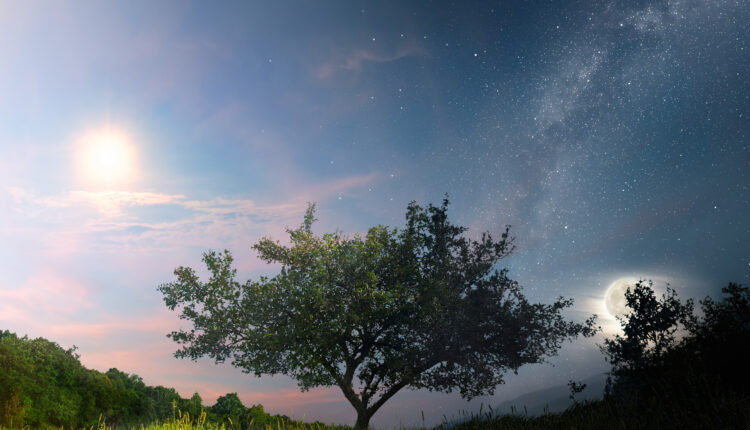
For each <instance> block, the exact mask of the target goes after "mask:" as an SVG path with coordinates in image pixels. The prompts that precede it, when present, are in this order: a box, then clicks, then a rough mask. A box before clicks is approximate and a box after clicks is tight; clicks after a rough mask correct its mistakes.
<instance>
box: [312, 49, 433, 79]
mask: <svg viewBox="0 0 750 430" xmlns="http://www.w3.org/2000/svg"><path fill="white" fill-rule="evenodd" d="M423 55H426V51H425V49H424V48H422V47H421V46H420V45H417V44H409V45H404V46H402V47H400V48H399V49H398V50H396V52H393V53H390V54H381V53H377V52H375V51H373V50H369V49H356V50H354V51H351V52H350V53H348V54H347V55H346V56H344V57H343V58H339V59H336V60H333V61H330V62H327V63H324V64H321V65H320V66H318V67H317V68H316V69H315V70H314V73H313V74H314V75H315V77H316V78H318V79H321V80H325V79H329V78H331V77H333V76H334V75H336V74H337V73H339V72H342V71H348V72H361V71H362V69H364V67H365V66H366V65H367V64H368V63H389V62H391V61H396V60H400V59H402V58H406V57H413V56H423Z"/></svg>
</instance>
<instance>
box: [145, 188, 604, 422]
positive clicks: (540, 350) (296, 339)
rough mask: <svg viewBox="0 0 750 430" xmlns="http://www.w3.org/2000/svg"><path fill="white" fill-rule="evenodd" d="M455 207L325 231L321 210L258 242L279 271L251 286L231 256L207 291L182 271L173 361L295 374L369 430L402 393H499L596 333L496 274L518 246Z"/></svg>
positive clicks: (214, 268) (171, 287)
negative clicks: (332, 394)
mask: <svg viewBox="0 0 750 430" xmlns="http://www.w3.org/2000/svg"><path fill="white" fill-rule="evenodd" d="M447 209H448V200H447V198H446V199H445V200H444V201H443V203H442V205H441V206H433V205H432V204H430V205H429V206H427V207H426V208H423V207H421V206H419V205H417V204H416V203H414V202H412V203H411V204H409V206H408V208H407V211H406V226H405V227H404V228H403V229H397V228H393V229H391V228H388V227H385V226H381V225H378V226H375V227H372V228H371V229H369V231H368V232H367V234H366V235H365V237H362V236H360V235H358V234H356V235H354V236H353V237H348V236H345V235H343V234H342V233H341V232H338V231H337V232H334V233H326V234H323V235H322V236H318V235H316V234H314V233H313V230H312V227H313V223H314V222H315V221H316V219H315V206H314V205H312V204H311V205H310V206H309V207H308V209H307V212H306V214H305V217H304V220H303V222H302V224H301V225H300V226H299V227H298V228H296V229H290V228H288V229H287V232H288V234H289V245H284V244H281V243H280V242H278V241H275V240H273V239H271V238H268V237H264V238H262V239H261V240H260V241H259V242H258V243H256V244H255V245H254V246H253V249H254V250H256V251H257V252H258V254H259V256H260V258H261V259H262V260H264V261H266V262H268V263H279V264H281V270H280V273H279V274H278V275H276V276H273V277H260V278H259V279H258V280H248V281H247V282H244V283H240V282H239V281H237V280H236V269H234V268H233V267H232V263H233V258H232V255H231V253H230V252H229V251H227V250H225V251H224V252H222V253H217V252H214V251H209V252H206V253H204V255H203V261H204V262H205V264H206V266H207V268H208V270H209V272H210V274H211V276H210V278H209V279H208V281H207V282H202V281H201V280H200V279H199V277H198V276H197V275H196V273H195V271H194V270H193V269H191V268H189V267H179V268H177V269H176V270H175V272H174V273H175V275H176V277H177V280H176V281H175V282H171V283H167V284H163V285H161V286H159V290H160V291H161V292H162V293H163V295H164V301H165V303H166V305H167V306H168V307H169V308H170V309H172V310H175V309H177V308H179V310H180V318H182V319H185V320H188V321H190V322H192V328H191V329H189V330H180V331H175V332H172V333H171V334H170V335H169V336H170V337H171V338H172V339H173V340H175V341H176V342H177V343H178V344H180V345H181V348H180V349H179V350H178V351H177V352H176V353H175V355H176V356H177V357H181V358H191V359H197V358H199V357H203V356H208V357H211V358H213V359H215V360H216V361H217V362H223V361H225V360H227V359H229V360H231V362H232V363H233V364H234V365H235V366H237V367H239V368H241V369H242V370H243V371H245V372H247V373H253V374H255V375H256V376H260V375H264V374H271V375H272V374H286V375H289V376H291V377H293V378H295V379H296V380H297V381H298V383H299V386H300V387H301V389H302V390H307V389H309V388H312V387H317V386H334V385H335V386H338V387H339V388H340V389H341V390H342V392H343V394H344V396H345V397H346V399H347V400H348V401H349V402H350V403H351V404H352V406H353V407H354V409H355V410H356V411H357V422H356V426H357V427H360V428H364V427H367V426H368V423H369V420H370V418H371V417H372V415H373V414H374V413H375V412H376V411H377V410H378V409H379V408H380V407H381V406H382V405H383V404H384V403H385V402H386V401H387V400H388V399H390V398H391V397H392V396H393V395H394V394H396V393H397V392H398V391H399V390H401V389H402V388H404V387H409V388H412V389H420V388H426V389H429V390H440V391H446V392H450V391H452V390H458V391H460V393H461V395H462V396H463V397H465V398H472V397H474V396H478V395H485V394H491V393H493V392H494V389H495V387H496V386H498V385H499V384H502V383H503V376H504V375H505V374H506V373H507V372H509V371H516V370H517V369H518V368H519V367H520V366H522V365H524V364H529V363H540V362H542V361H544V360H545V358H546V357H549V356H551V355H554V354H556V352H557V351H558V349H559V348H560V346H561V343H562V342H563V341H564V340H569V339H572V338H574V337H576V336H578V335H580V334H584V335H591V334H593V331H594V328H593V319H594V317H592V318H591V319H589V320H587V321H586V322H585V323H576V322H571V321H568V320H566V319H565V318H564V317H563V315H562V312H563V310H564V309H565V308H568V307H570V306H571V305H572V303H573V301H572V300H571V299H565V298H563V297H560V298H558V299H557V300H556V301H555V302H553V303H552V304H541V303H531V302H529V301H528V300H527V299H526V298H525V297H524V295H523V294H522V292H521V287H520V286H519V284H518V283H517V282H516V281H514V280H512V279H510V278H509V277H508V271H507V269H498V268H497V267H496V266H497V263H498V261H499V260H501V259H502V258H504V257H506V256H508V255H509V254H510V253H511V252H512V251H513V248H514V246H513V239H512V238H511V237H510V236H509V227H508V226H506V227H505V228H504V230H503V231H502V233H501V234H500V237H499V240H495V239H494V238H493V237H492V235H491V234H490V233H484V234H482V235H481V237H480V238H479V239H470V238H468V237H466V236H465V235H464V233H465V232H466V231H467V228H466V227H462V226H457V225H454V224H452V223H451V222H449V220H448V217H447ZM355 379H356V382H355Z"/></svg>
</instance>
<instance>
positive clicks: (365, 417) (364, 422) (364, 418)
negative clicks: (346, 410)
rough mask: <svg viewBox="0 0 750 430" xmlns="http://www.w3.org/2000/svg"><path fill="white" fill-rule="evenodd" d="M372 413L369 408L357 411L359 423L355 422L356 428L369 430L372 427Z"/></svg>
mask: <svg viewBox="0 0 750 430" xmlns="http://www.w3.org/2000/svg"><path fill="white" fill-rule="evenodd" d="M370 417H372V415H370V414H369V413H368V412H367V410H364V411H357V423H356V424H354V428H355V429H357V430H367V429H368V428H370Z"/></svg>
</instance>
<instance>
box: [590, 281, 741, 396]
mask: <svg viewBox="0 0 750 430" xmlns="http://www.w3.org/2000/svg"><path fill="white" fill-rule="evenodd" d="M722 292H723V293H724V294H725V295H726V297H724V298H723V299H722V300H720V301H715V300H714V299H712V298H710V297H706V298H705V299H703V300H701V302H700V303H701V312H700V315H696V314H695V313H694V305H693V301H692V300H691V299H688V300H686V301H685V302H684V303H683V302H682V301H681V300H680V299H679V297H677V293H676V292H675V291H674V290H673V289H671V288H667V292H666V293H665V294H663V295H662V296H661V298H657V296H656V294H655V292H654V290H653V284H652V282H651V281H648V282H646V281H639V282H638V283H636V285H635V288H634V289H632V290H631V289H628V290H627V291H626V293H625V298H626V301H627V306H628V308H629V311H628V312H627V313H626V315H625V316H624V317H623V318H622V319H621V320H620V323H621V324H622V328H623V334H622V335H616V336H614V338H611V339H605V341H604V345H603V346H602V351H603V352H604V354H605V355H606V357H607V359H608V360H609V362H610V363H612V366H613V367H612V372H611V376H612V377H614V380H610V382H609V384H608V387H607V388H608V391H610V393H611V394H615V395H617V396H618V397H628V396H630V397H635V395H637V396H640V397H642V398H649V397H650V396H653V395H654V393H659V394H661V393H662V392H668V395H670V396H673V397H674V396H677V395H682V396H687V395H690V394H693V393H697V394H695V397H700V398H701V399H702V402H703V403H704V404H705V399H706V398H707V395H706V393H707V392H709V391H718V392H720V394H716V395H714V398H716V399H723V397H724V396H725V395H726V394H728V393H736V394H737V395H738V396H740V397H742V398H744V397H746V395H747V392H748V388H747V387H750V377H748V376H746V375H747V372H746V370H745V368H746V367H747V363H748V361H750V352H748V351H750V288H748V287H746V286H742V285H739V284H735V283H730V284H729V285H728V286H727V287H725V288H722Z"/></svg>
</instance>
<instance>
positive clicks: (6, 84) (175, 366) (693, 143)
mask: <svg viewBox="0 0 750 430" xmlns="http://www.w3.org/2000/svg"><path fill="white" fill-rule="evenodd" d="M748 22H750V4H749V3H747V2H745V1H724V0H708V1H703V0H683V1H657V2H645V1H623V2H604V1H601V2H599V1H578V2H573V1H571V2H550V1H548V2H542V1H529V2H497V3H495V2H463V1H457V2H418V1H413V2H411V1H392V2H361V1H335V2H334V1H326V2H322V1H321V2H313V1H299V2H263V3H262V2H244V1H243V2H237V3H231V2H222V3H213V4H210V5H209V4H207V3H204V2H192V3H190V2H155V1H148V2H147V1H136V2H120V3H115V2H102V1H90V2H86V1H75V2H73V1H71V2H55V3H50V2H42V1H38V2H34V1H29V2H26V1H24V2H10V1H2V0H0V329H9V330H11V331H15V332H17V333H19V334H21V335H24V334H28V335H29V336H32V337H36V336H44V337H46V338H48V339H51V340H54V341H57V342H59V343H60V344H61V345H63V346H66V347H68V346H71V345H73V344H75V345H78V346H79V347H80V351H79V352H80V354H81V361H82V362H83V363H84V364H85V365H87V366H89V367H93V368H96V369H99V370H107V369H108V368H110V367H118V368H119V369H121V370H123V371H126V372H132V373H137V374H138V375H140V376H142V377H143V378H144V380H145V382H146V383H148V384H151V385H157V384H160V385H166V386H172V387H175V388H177V389H178V390H179V391H180V393H181V394H182V395H183V397H189V396H190V395H191V394H192V393H193V392H194V391H198V392H199V393H200V394H201V396H202V397H203V399H204V402H205V403H208V404H211V403H213V401H214V400H215V398H216V397H217V396H219V395H222V394H224V393H227V392H235V391H236V392H238V393H239V395H240V398H242V399H243V400H244V401H245V403H246V404H248V405H249V404H252V403H262V404H263V405H264V406H265V407H266V410H267V411H269V412H271V413H282V414H287V415H294V416H295V417H297V418H301V417H302V415H303V414H305V419H307V420H316V419H317V420H322V421H326V422H330V421H337V422H342V423H351V422H353V419H354V411H353V409H352V408H351V406H350V405H349V404H348V403H347V402H346V400H345V399H344V398H343V395H342V394H341V393H340V392H339V391H338V389H333V388H332V389H321V390H313V391H311V392H309V393H303V394H300V393H299V392H298V389H297V387H296V384H295V383H294V382H293V381H291V380H289V379H288V378H285V377H274V378H267V377H264V378H261V379H256V378H253V377H251V376H247V375H243V374H241V373H240V372H239V371H237V370H234V369H232V368H231V366H229V365H221V366H216V365H214V364H213V363H212V362H211V361H209V360H205V361H199V362H198V363H193V362H190V361H178V360H177V359H175V358H173V357H172V355H171V354H172V353H173V352H174V351H175V350H176V348H177V346H176V345H175V344H173V343H172V342H171V341H170V340H169V339H167V338H166V337H165V334H166V333H168V332H170V331H172V330H175V329H177V328H179V327H181V326H182V327H185V324H186V323H184V322H180V321H179V320H178V319H177V318H176V316H175V315H174V314H173V313H170V312H169V311H168V310H167V309H166V308H165V306H164V304H163V302H162V300H161V296H160V294H159V293H158V292H157V290H156V287H157V286H158V285H159V284H161V283H164V282H170V281H172V280H174V277H173V275H172V271H173V270H174V268H175V267H177V266H179V265H189V266H192V267H194V268H199V267H200V258H201V252H203V251H206V250H208V249H224V248H229V249H231V250H232V251H233V253H234V255H235V257H236V259H237V263H238V265H239V269H240V276H239V277H240V280H244V279H247V278H255V277H258V276H259V275H261V274H273V273H275V272H276V271H277V270H278V267H274V266H266V265H265V264H264V263H262V262H260V261H259V260H257V258H256V256H255V254H254V253H253V252H252V251H251V250H250V246H251V245H252V244H253V243H255V242H256V241H257V240H258V239H259V238H260V237H261V236H263V235H272V236H273V237H276V238H279V239H283V238H284V227H285V226H296V225H298V224H299V223H300V222H301V220H302V216H303V213H304V209H305V206H306V202H308V201H314V202H317V204H318V208H319V214H318V218H319V219H320V221H319V223H318V224H317V226H316V228H315V230H316V231H317V232H319V233H322V232H325V231H332V230H334V229H336V228H339V229H341V230H342V231H344V232H345V233H348V234H354V233H356V232H365V231H366V230H367V229H368V228H369V227H370V226H372V225H375V224H386V225H390V226H393V227H400V226H402V225H403V221H404V212H405V208H406V205H407V204H408V202H409V201H411V200H416V201H418V202H420V203H422V204H427V203H430V202H432V203H436V204H437V203H439V202H440V201H441V199H442V198H443V196H444V194H445V193H448V195H449V196H450V200H451V206H450V211H449V216H450V217H451V218H452V219H453V220H454V221H455V222H456V223H459V224H462V225H466V226H468V227H470V231H469V233H468V234H469V235H479V234H480V233H481V232H482V231H487V230H488V231H490V232H495V233H499V232H501V231H502V229H503V228H504V226H505V225H506V224H510V225H511V226H512V227H511V233H512V234H513V235H514V236H515V237H516V244H517V250H516V252H515V254H514V255H512V256H511V257H508V258H507V259H505V260H503V266H502V267H508V268H509V269H510V276H511V277H513V278H514V279H517V280H518V281H519V282H520V283H521V284H522V285H523V286H524V292H525V293H526V295H527V296H528V297H529V298H530V299H531V300H534V301H541V302H546V303H550V302H552V301H553V300H554V299H555V298H556V297H557V296H559V295H564V296H566V297H572V298H574V299H575V300H576V304H575V306H574V309H573V310H572V311H571V312H570V313H569V316H570V317H571V318H573V319H578V320H583V319H584V318H585V317H586V316H588V315H590V314H591V313H597V314H599V316H600V323H601V325H602V326H603V328H604V333H603V334H602V335H600V336H598V337H597V338H595V339H593V340H580V341H577V342H575V343H573V344H569V345H567V346H566V347H565V348H564V349H563V350H562V351H561V353H560V355H559V356H558V357H556V358H554V359H552V360H551V362H552V364H554V367H553V366H551V365H544V366H540V365H536V366H528V367H525V368H522V369H521V371H520V372H519V374H518V375H517V376H516V375H511V376H509V378H508V383H507V384H506V385H504V386H500V387H498V389H497V391H496V395H495V396H494V397H484V398H479V399H476V400H475V401H473V402H472V403H470V404H467V403H465V402H464V401H463V400H461V399H460V398H459V396H458V395H457V394H455V393H454V394H440V393H428V392H421V391H420V392H409V391H405V392H403V393H401V394H399V395H397V396H396V397H395V398H394V399H393V400H391V401H390V402H389V403H387V404H386V406H385V407H384V408H383V409H381V410H380V411H379V412H378V413H377V414H376V415H375V417H374V419H373V422H372V423H373V424H374V425H376V426H394V425H398V424H399V423H403V424H412V423H417V422H419V423H421V415H420V411H422V410H424V412H425V417H426V418H427V421H428V424H430V423H434V422H438V421H440V419H441V418H442V415H443V414H445V415H447V416H451V415H452V414H457V413H458V411H459V410H460V409H465V410H475V409H478V407H479V404H480V403H484V404H485V405H486V404H495V403H498V402H500V401H503V400H506V399H511V398H515V397H517V396H518V395H520V394H523V393H526V392H529V391H533V390H537V389H541V388H545V387H549V386H552V385H559V384H564V383H566V382H567V381H568V380H569V379H584V378H586V377H589V376H591V375H593V374H596V373H602V372H606V371H607V370H608V367H607V363H605V361H604V358H603V356H602V354H601V353H600V351H599V349H598V347H597V345H596V344H597V343H601V341H602V339H603V336H607V335H611V334H613V333H615V332H616V330H617V324H616V322H615V320H614V319H613V318H612V317H611V316H610V315H609V314H608V313H607V311H606V309H605V308H604V305H603V297H604V293H605V291H606V289H607V287H608V286H609V285H610V284H611V283H613V282H614V281H616V280H617V279H621V278H629V279H638V278H646V279H652V280H653V281H654V284H655V287H657V290H658V289H661V290H663V289H664V288H665V287H666V285H667V283H668V284H669V285H671V287H672V288H674V289H675V290H676V291H677V293H678V294H679V295H680V296H681V297H683V298H688V297H693V298H701V297H704V296H706V295H712V296H714V297H718V293H719V290H720V288H721V287H723V286H726V284H727V283H728V282H729V281H734V282H740V283H748V282H750V247H749V246H748V242H750V222H748V221H750V169H748V168H749V167H750V143H749V142H748V135H749V134H750V46H749V45H748V39H749V36H750V26H749V25H748ZM113 136H114V137H113ZM104 140H107V141H112V140H115V141H117V142H119V143H117V145H119V146H117V145H115V147H116V148H120V149H118V150H116V151H115V152H114V153H113V154H114V155H113V157H114V158H115V159H116V160H115V161H112V160H104V161H102V159H101V157H100V158H96V157H94V159H97V160H99V162H92V161H91V160H92V157H91V154H92V152H91V151H93V149H91V148H93V146H91V145H94V146H96V145H97V144H98V142H102V141H104ZM92 142H93V143H92ZM123 148H124V149H123ZM117 151H120V152H117ZM110 155H111V154H110ZM105 158H106V157H105ZM105 161H106V163H111V164H106V163H105ZM92 163H93V164H92ZM97 163H98V164H97Z"/></svg>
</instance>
